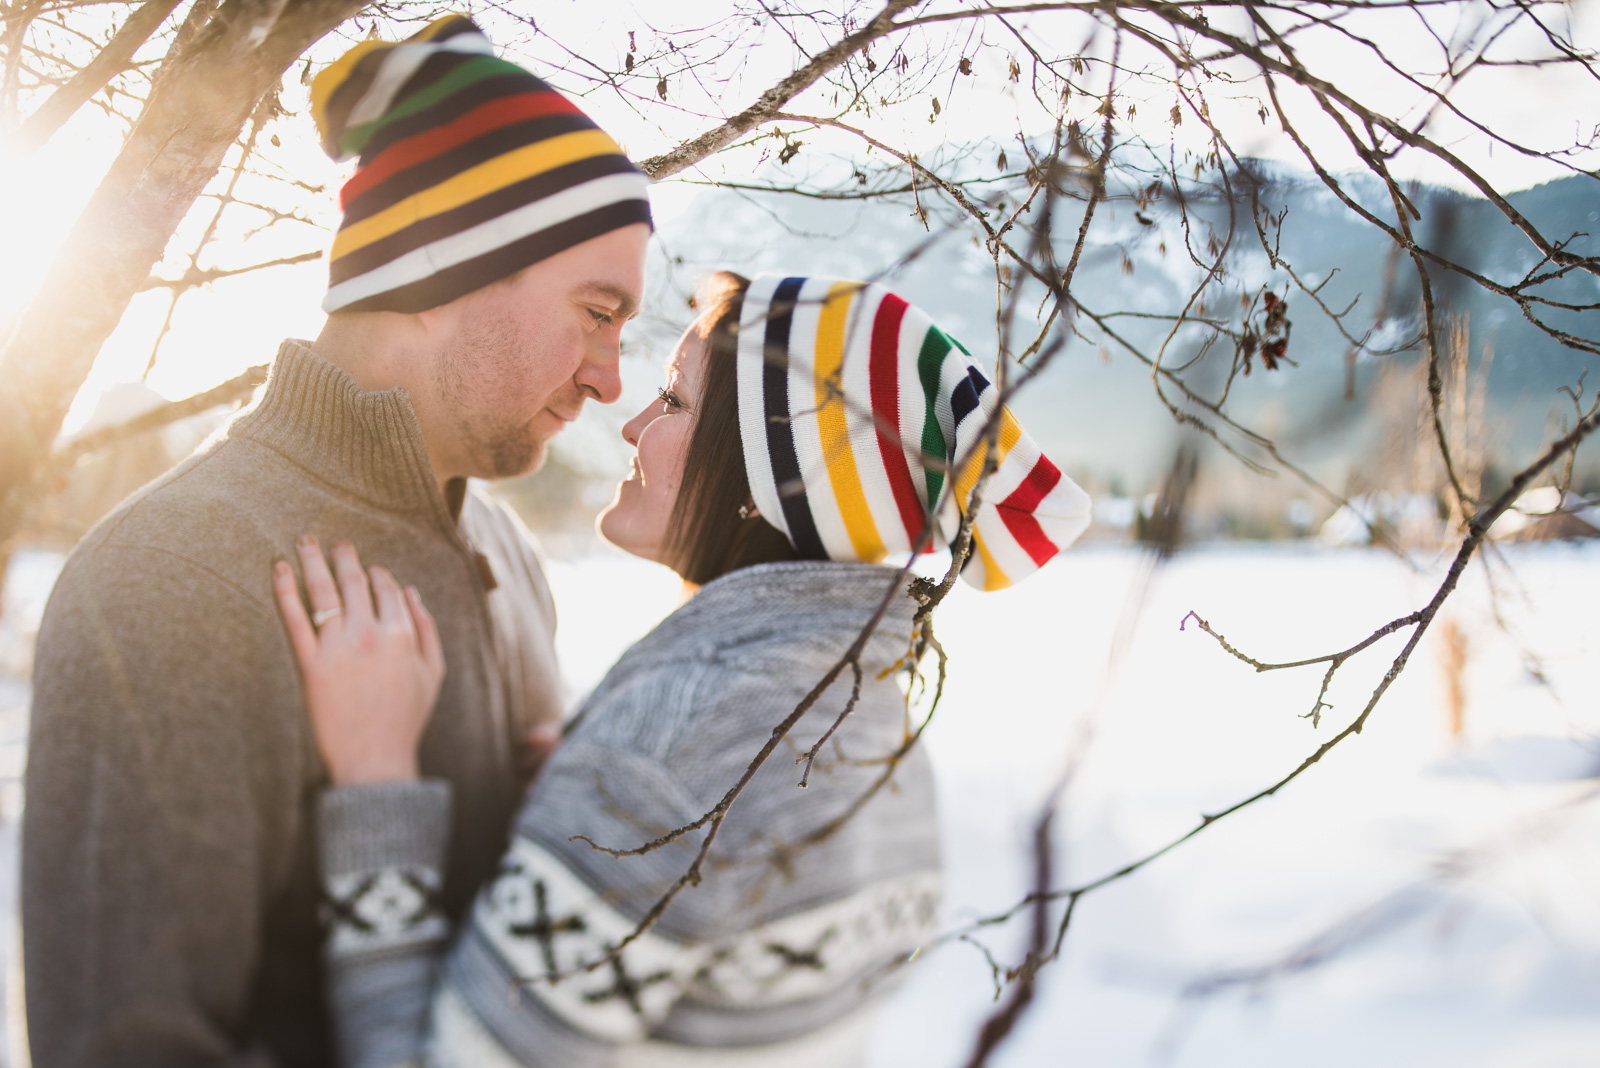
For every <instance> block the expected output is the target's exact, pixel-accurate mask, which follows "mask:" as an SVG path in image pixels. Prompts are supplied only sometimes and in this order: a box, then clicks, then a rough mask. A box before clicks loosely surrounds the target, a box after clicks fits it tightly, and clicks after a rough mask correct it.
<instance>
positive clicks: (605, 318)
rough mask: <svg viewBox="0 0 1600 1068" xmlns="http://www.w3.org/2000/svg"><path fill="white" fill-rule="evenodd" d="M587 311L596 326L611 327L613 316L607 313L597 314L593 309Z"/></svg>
mask: <svg viewBox="0 0 1600 1068" xmlns="http://www.w3.org/2000/svg"><path fill="white" fill-rule="evenodd" d="M585 310H587V311H588V313H589V315H590V316H591V317H592V318H593V319H594V324H595V325H596V326H610V325H611V322H612V319H611V316H609V315H607V314H606V313H605V312H597V311H595V310H594V309H593V308H588V309H585Z"/></svg>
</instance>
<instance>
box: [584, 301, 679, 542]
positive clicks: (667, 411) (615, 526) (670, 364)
mask: <svg viewBox="0 0 1600 1068" xmlns="http://www.w3.org/2000/svg"><path fill="white" fill-rule="evenodd" d="M705 367H706V339H705V338H704V337H702V336H701V334H700V329H699V324H698V323H697V324H695V325H694V326H691V327H690V328H689V329H688V331H686V332H685V333H684V335H683V337H681V338H680V339H679V340H678V347H677V348H676V349H674V350H673V353H672V356H671V358H670V359H669V360H668V361H667V384H666V387H665V388H664V389H662V390H661V395H660V398H659V399H657V400H654V401H651V402H650V403H649V404H648V405H646V406H645V408H644V410H643V411H641V412H640V413H639V414H638V415H636V416H634V417H633V418H632V419H630V420H628V423H627V425H626V426H624V427H623V428H622V437H623V439H624V440H626V441H627V443H628V444H629V445H632V446H633V447H634V450H635V452H634V457H633V470H632V471H631V472H630V473H629V475H628V477H627V479H625V480H624V481H623V482H622V483H620V484H619V485H618V486H617V495H616V496H615V497H613V498H612V500H611V503H610V504H609V505H607V506H606V509H605V511H603V512H601V513H600V519H599V521H598V523H597V524H596V526H597V528H598V529H599V531H600V536H601V537H602V538H604V539H606V540H607V541H609V542H610V543H611V544H613V545H615V546H616V547H617V548H619V549H622V550H624V551H626V552H630V553H632V554H633V555H634V556H640V557H643V558H644V559H646V560H654V561H655V562H656V563H658V564H666V565H667V566H668V567H670V568H673V569H674V570H679V568H680V566H681V565H682V564H683V561H681V560H677V559H674V555H675V551H674V548H673V546H672V544H671V529H670V528H671V523H672V508H673V505H675V504H676V503H677V501H678V487H679V486H680V485H682V483H683V465H684V460H685V459H686V458H687V457H688V455H689V438H690V437H691V436H692V434H693V432H694V422H695V411H696V409H697V408H698V407H699V405H700V396H701V394H702V393H703V392H704V383H703V381H702V377H703V375H704V374H705ZM677 555H681V554H677Z"/></svg>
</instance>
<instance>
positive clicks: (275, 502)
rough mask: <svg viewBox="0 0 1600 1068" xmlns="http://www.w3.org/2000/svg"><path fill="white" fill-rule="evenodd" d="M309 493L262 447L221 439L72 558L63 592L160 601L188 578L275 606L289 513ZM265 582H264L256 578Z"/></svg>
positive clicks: (116, 513)
mask: <svg viewBox="0 0 1600 1068" xmlns="http://www.w3.org/2000/svg"><path fill="white" fill-rule="evenodd" d="M305 492H306V489H305V486H304V483H303V480H299V479H297V475H296V472H295V471H294V470H293V469H292V465H291V464H289V463H288V461H286V460H285V459H284V458H283V457H281V456H280V455H278V454H277V453H274V452H272V451H271V450H270V449H265V448H263V447H261V446H259V445H257V444H255V443H254V442H251V441H248V440H243V439H238V438H230V437H221V438H218V439H216V440H214V441H212V442H210V443H208V444H207V445H205V446H203V447H202V448H201V449H200V450H199V451H197V452H195V453H194V454H193V455H191V456H189V457H188V458H186V459H184V460H183V461H182V462H180V463H179V464H178V465H177V466H176V467H174V468H173V469H172V470H170V471H168V472H167V473H166V474H164V475H162V476H160V477H159V478H157V479H155V480H154V481H152V482H150V483H148V484H147V485H145V486H144V487H142V488H141V489H139V490H137V491H135V492H134V493H133V494H132V495H131V496H129V497H128V498H127V499H126V500H124V501H123V502H122V503H121V504H119V505H118V506H117V507H116V508H115V509H113V510H112V511H111V513H110V514H109V515H107V516H106V517H105V518H104V519H102V520H101V521H100V522H99V523H97V524H96V525H95V526H94V528H93V529H92V530H90V531H89V533H88V534H86V535H85V536H84V537H83V539H82V540H81V541H80V542H79V543H78V545H77V547H76V548H74V549H73V551H72V554H71V555H70V556H69V557H68V559H67V564H66V566H65V568H64V569H63V571H62V575H61V579H60V581H59V582H58V587H57V588H58V592H59V591H62V590H71V589H72V588H73V587H74V586H75V585H76V584H77V583H80V582H83V581H93V582H96V583H105V582H107V581H109V580H113V579H114V580H115V582H116V584H117V585H118V586H123V585H133V586H137V587H140V588H142V589H144V590H147V591H150V592H151V593H152V594H153V593H154V592H155V591H156V590H158V589H159V588H160V587H161V586H162V585H163V580H164V579H165V580H173V579H178V578H180V577H181V578H183V579H184V580H185V581H187V582H190V583H201V584H206V585H211V586H215V587H218V588H227V587H232V588H233V589H234V590H235V591H236V592H238V593H239V594H241V595H243V596H244V598H245V599H246V600H249V601H253V602H256V603H257V604H258V605H263V606H265V605H267V603H268V600H269V597H268V595H269V593H270V581H269V572H268V570H267V569H268V567H269V566H270V563H271V560H272V559H274V558H276V555H277V554H281V553H282V551H283V545H282V544H281V542H282V541H283V535H282V529H281V528H282V527H283V524H284V517H285V515H286V513H288V514H292V513H293V512H294V511H295V510H294V509H293V508H290V507H287V506H288V505H290V504H291V502H292V500H293V498H294V497H296V496H300V495H303V494H304V493H305ZM256 572H260V574H256Z"/></svg>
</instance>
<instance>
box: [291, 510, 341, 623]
mask: <svg viewBox="0 0 1600 1068" xmlns="http://www.w3.org/2000/svg"><path fill="white" fill-rule="evenodd" d="M295 548H296V550H297V551H298V552H299V554H300V573H301V574H302V575H304V576H305V580H306V596H307V597H309V598H310V599H311V611H312V613H313V617H312V622H313V623H315V625H316V627H317V629H319V630H320V629H321V628H322V626H323V625H324V624H325V623H326V622H327V620H329V619H332V618H334V617H336V616H338V614H339V612H340V610H341V609H343V607H344V598H342V597H340V596H339V587H338V585H337V584H335V583H334V581H333V575H332V573H331V572H329V570H328V561H326V560H324V559H323V558H322V546H321V545H320V544H318V542H317V539H316V538H314V537H312V536H311V535H310V534H306V535H303V536H302V537H301V538H300V540H299V541H298V542H296V543H295ZM319 620H320V621H321V622H317V621H319Z"/></svg>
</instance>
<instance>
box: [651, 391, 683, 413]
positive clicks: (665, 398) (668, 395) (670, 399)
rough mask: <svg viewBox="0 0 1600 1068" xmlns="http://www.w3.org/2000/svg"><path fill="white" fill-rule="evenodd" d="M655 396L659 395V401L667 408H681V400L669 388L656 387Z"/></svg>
mask: <svg viewBox="0 0 1600 1068" xmlns="http://www.w3.org/2000/svg"><path fill="white" fill-rule="evenodd" d="M656 396H658V397H660V398H661V403H662V404H665V405H666V406H667V407H668V408H680V409H681V408H682V407H683V401H681V400H679V399H678V395H677V394H676V393H674V392H672V391H671V390H670V389H657V390H656Z"/></svg>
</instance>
